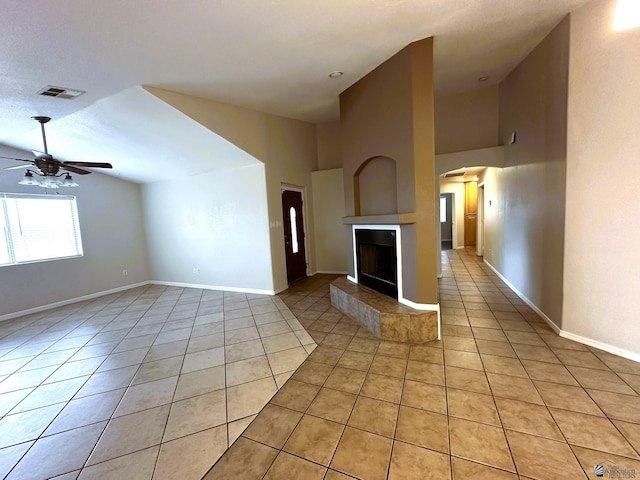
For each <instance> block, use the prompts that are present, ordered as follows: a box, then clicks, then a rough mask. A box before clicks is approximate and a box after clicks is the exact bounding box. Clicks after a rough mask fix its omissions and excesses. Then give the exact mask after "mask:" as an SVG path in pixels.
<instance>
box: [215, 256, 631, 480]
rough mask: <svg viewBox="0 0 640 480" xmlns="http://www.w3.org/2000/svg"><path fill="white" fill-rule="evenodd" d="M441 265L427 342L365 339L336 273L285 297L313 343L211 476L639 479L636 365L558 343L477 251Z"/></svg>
mask: <svg viewBox="0 0 640 480" xmlns="http://www.w3.org/2000/svg"><path fill="white" fill-rule="evenodd" d="M443 264H444V268H443V270H444V275H443V278H442V280H441V281H440V299H441V306H442V322H443V328H442V331H443V338H442V340H441V341H437V342H431V343H430V344H427V345H420V346H409V345H405V344H398V343H389V342H379V341H378V340H376V339H375V338H373V337H372V336H371V335H369V334H368V333H367V332H365V331H363V330H362V329H361V328H360V327H359V326H358V325H356V324H355V323H353V322H352V321H351V320H350V319H348V318H346V317H344V316H343V315H341V314H340V313H339V312H337V311H336V310H335V309H333V308H331V306H330V303H329V300H328V297H327V293H328V288H327V283H328V282H329V281H330V280H331V278H332V277H330V276H316V277H313V278H310V279H307V280H305V281H303V282H300V283H298V284H296V285H294V286H293V287H292V288H290V289H289V290H287V291H286V292H284V293H283V294H281V295H280V298H281V299H282V300H284V302H285V303H286V304H287V305H288V306H289V308H290V310H291V312H292V313H293V314H294V315H295V316H296V317H297V318H298V319H299V320H300V322H301V323H302V325H303V326H304V327H305V328H306V330H307V332H309V334H310V335H311V336H312V337H313V338H314V340H315V341H316V343H317V344H318V347H317V348H316V349H315V351H314V352H313V353H312V354H311V355H310V356H309V357H308V359H307V360H306V361H305V362H304V363H303V364H302V365H301V366H300V368H298V370H297V371H296V372H295V373H294V374H293V376H292V377H291V379H290V380H288V381H287V383H286V384H285V385H284V387H283V388H282V389H280V391H279V392H278V393H277V394H276V395H275V397H273V399H272V400H271V401H270V402H269V403H268V404H267V406H266V407H265V408H264V409H263V410H262V411H261V412H260V414H259V415H258V416H257V417H256V418H255V419H254V420H253V421H252V422H251V424H250V425H249V427H248V428H247V429H246V430H245V431H244V433H243V434H242V435H241V436H240V437H239V438H238V439H237V440H236V442H235V443H234V444H233V445H232V446H231V448H230V449H229V450H228V451H227V452H226V453H225V454H224V455H223V456H222V457H221V458H220V459H219V461H218V462H217V463H216V464H215V465H214V466H213V468H212V469H211V470H210V471H209V472H208V473H207V475H206V476H205V478H206V479H216V480H220V479H240V478H241V479H243V480H251V479H304V480H314V479H326V480H339V479H349V478H360V479H371V480H376V479H381V480H382V479H389V480H396V479H421V480H424V479H451V478H453V479H455V480H461V479H465V480H473V479H483V480H484V479H498V480H501V479H504V480H506V479H514V480H515V479H518V478H520V479H540V480H553V479H567V478H571V479H578V478H596V477H595V476H594V472H593V469H594V466H595V465H596V464H601V465H602V466H603V468H604V472H603V475H604V478H631V473H634V478H637V477H639V476H640V457H639V455H638V452H640V396H639V395H638V394H639V393H640V364H638V363H635V362H632V361H629V360H625V359H623V358H620V357H617V356H614V355H611V354H608V353H605V352H602V351H599V350H596V349H593V348H589V347H586V346H584V345H581V344H578V343H575V342H572V341H569V340H566V339H563V338H561V337H559V336H557V335H556V334H555V333H554V332H553V331H552V330H551V329H550V328H549V327H548V326H547V325H546V324H545V323H544V321H543V320H542V319H540V318H539V317H538V316H537V315H536V314H535V313H534V312H533V311H532V310H531V309H530V308H529V307H528V306H527V305H526V304H525V303H524V302H522V301H521V300H520V299H519V298H518V297H517V296H516V295H515V294H513V292H511V291H510V290H509V288H507V287H506V285H504V284H503V283H502V282H501V281H500V279H499V278H498V277H496V276H495V275H494V274H493V273H492V272H491V270H489V269H488V268H487V267H486V266H485V265H484V264H483V263H482V262H481V259H479V258H477V257H476V256H475V255H474V254H473V253H471V252H466V251H457V250H450V251H447V252H443ZM625 474H626V475H627V476H626V477H623V476H622V475H625Z"/></svg>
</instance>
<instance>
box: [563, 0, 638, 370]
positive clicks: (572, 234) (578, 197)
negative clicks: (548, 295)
mask: <svg viewBox="0 0 640 480" xmlns="http://www.w3.org/2000/svg"><path fill="white" fill-rule="evenodd" d="M614 5H615V2H614V1H613V0H597V1H594V2H591V3H589V4H587V5H586V6H585V7H583V8H581V9H579V10H577V11H576V12H574V13H573V14H572V18H571V26H572V28H571V62H570V70H569V106H568V130H569V131H568V140H567V149H568V155H567V198H566V208H567V215H566V248H565V258H564V266H565V278H564V293H565V304H564V309H563V318H564V321H563V329H564V330H565V331H567V332H570V333H572V334H575V335H579V336H581V337H583V338H586V339H591V340H596V341H598V342H602V343H604V344H607V345H610V346H612V347H614V348H615V349H620V350H622V351H626V352H630V353H631V354H632V355H635V357H634V358H635V359H636V360H640V328H638V319H639V318H640V294H639V293H640V273H639V272H640V249H639V248H638V245H637V240H638V237H639V234H640V215H639V214H638V210H639V208H638V207H639V206H640V201H638V194H637V190H638V179H639V178H640V134H639V132H640V94H639V93H638V92H639V88H640V61H638V54H639V52H640V28H635V29H632V30H627V31H613V30H612V28H611V25H612V20H613V17H612V15H613V9H614ZM622 353H624V352H622ZM627 356H629V355H627Z"/></svg>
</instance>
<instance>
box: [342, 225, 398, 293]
mask: <svg viewBox="0 0 640 480" xmlns="http://www.w3.org/2000/svg"><path fill="white" fill-rule="evenodd" d="M356 230H393V231H394V232H396V281H397V285H398V298H402V233H401V229H400V225H352V228H351V232H352V234H353V235H352V237H353V240H352V241H353V271H354V272H355V274H356V276H355V282H354V283H360V282H359V281H358V280H359V278H358V260H357V252H356ZM352 281H353V280H352Z"/></svg>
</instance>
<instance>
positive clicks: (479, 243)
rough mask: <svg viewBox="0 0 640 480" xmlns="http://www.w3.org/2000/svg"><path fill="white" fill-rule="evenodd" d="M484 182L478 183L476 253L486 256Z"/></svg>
mask: <svg viewBox="0 0 640 480" xmlns="http://www.w3.org/2000/svg"><path fill="white" fill-rule="evenodd" d="M484 194H485V191H484V182H482V183H478V226H477V232H476V255H477V256H479V257H483V256H484Z"/></svg>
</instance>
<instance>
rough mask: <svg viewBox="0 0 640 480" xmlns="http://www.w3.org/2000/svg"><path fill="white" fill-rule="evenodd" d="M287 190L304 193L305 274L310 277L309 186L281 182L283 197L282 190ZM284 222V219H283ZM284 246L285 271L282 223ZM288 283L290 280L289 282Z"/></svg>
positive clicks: (285, 266) (285, 264) (285, 256)
mask: <svg viewBox="0 0 640 480" xmlns="http://www.w3.org/2000/svg"><path fill="white" fill-rule="evenodd" d="M285 190H289V191H291V192H300V194H301V195H302V231H303V232H304V254H305V259H304V261H305V268H304V269H305V272H304V273H305V275H306V276H307V277H309V276H310V275H309V265H310V263H311V262H310V261H309V255H310V253H309V236H308V235H307V216H308V215H309V212H308V210H307V188H306V187H304V186H300V185H292V184H290V183H284V182H280V196H281V197H282V192H284V191H285ZM280 209H281V210H282V198H281V199H280ZM282 221H283V222H284V219H283V220H282ZM282 242H283V244H282V246H283V251H284V252H285V255H284V268H285V271H286V269H287V255H286V251H285V250H284V248H285V245H284V224H283V225H282ZM287 283H288V282H287Z"/></svg>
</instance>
